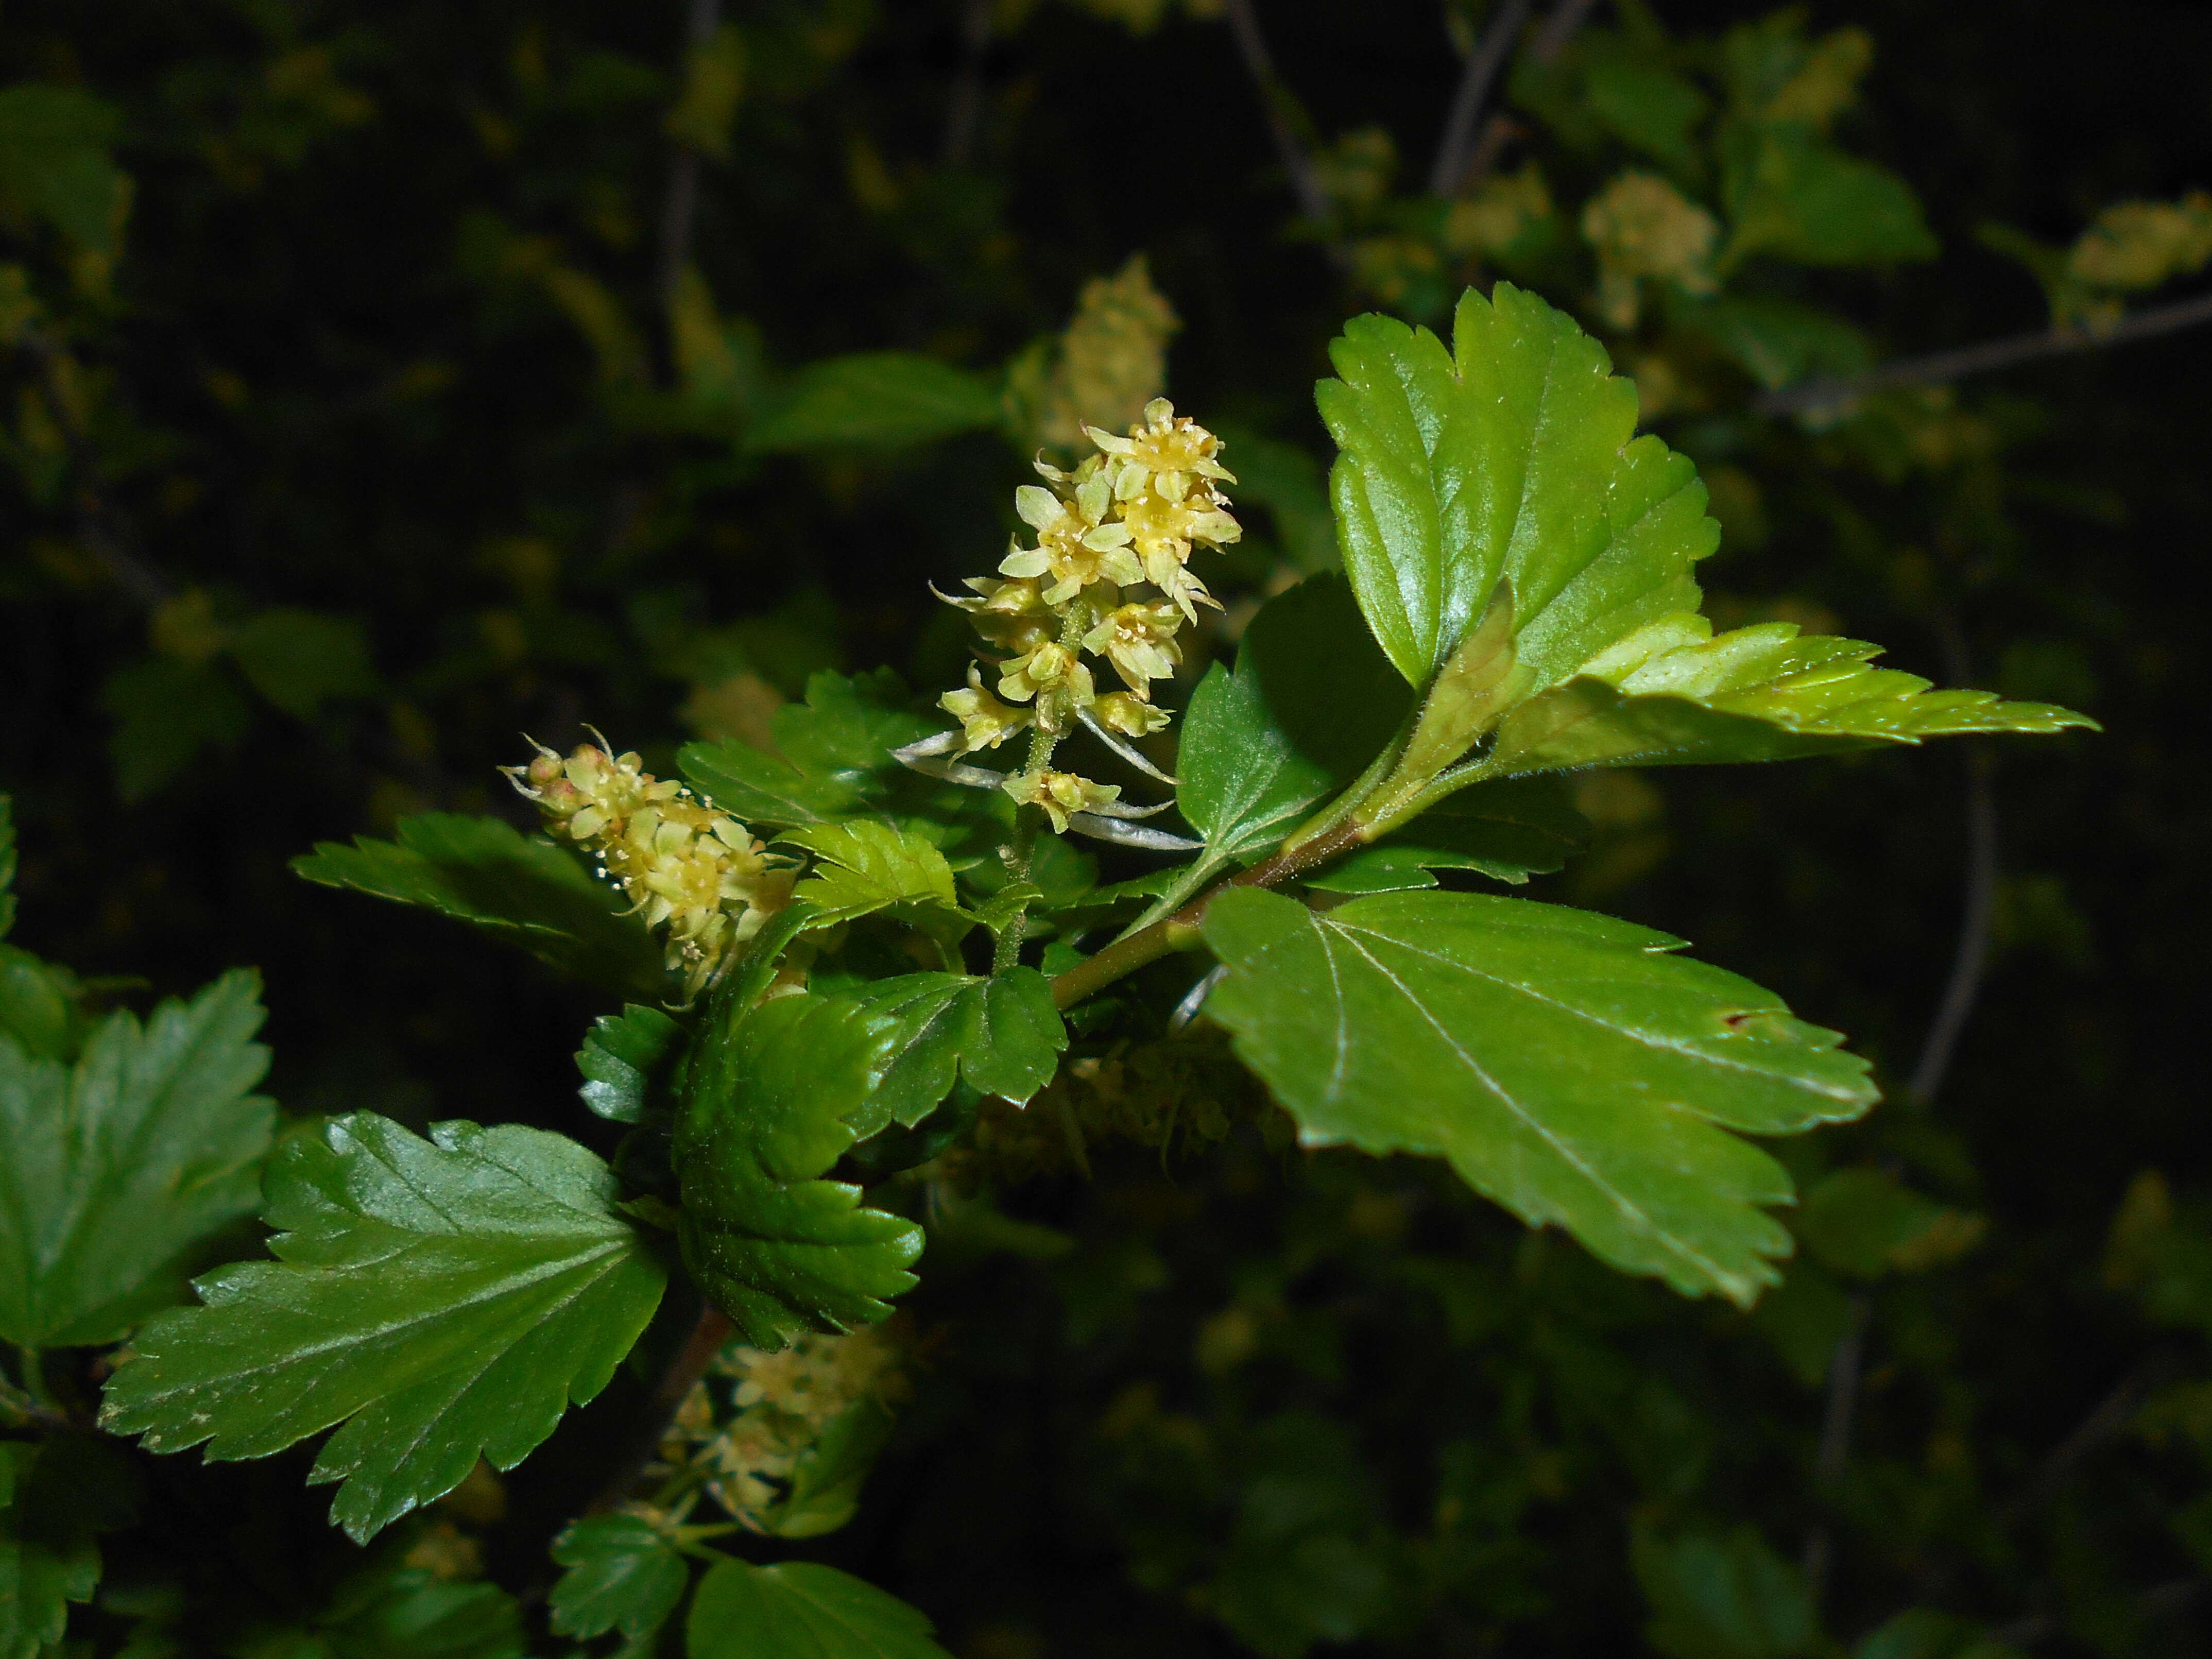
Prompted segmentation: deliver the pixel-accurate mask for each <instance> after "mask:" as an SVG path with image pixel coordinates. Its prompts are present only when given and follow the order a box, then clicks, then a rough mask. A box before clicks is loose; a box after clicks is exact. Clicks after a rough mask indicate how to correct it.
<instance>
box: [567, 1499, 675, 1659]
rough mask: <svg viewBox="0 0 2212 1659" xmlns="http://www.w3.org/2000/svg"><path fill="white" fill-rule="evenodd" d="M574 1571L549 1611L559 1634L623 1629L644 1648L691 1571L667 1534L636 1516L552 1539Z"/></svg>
mask: <svg viewBox="0 0 2212 1659" xmlns="http://www.w3.org/2000/svg"><path fill="white" fill-rule="evenodd" d="M553 1559H555V1560H556V1561H557V1562H559V1563H560V1564H561V1565H562V1566H564V1567H566V1568H567V1569H568V1571H566V1572H564V1573H562V1575H561V1577H560V1580H559V1582H557V1583H555V1585H554V1586H553V1591H552V1595H551V1596H550V1598H549V1601H548V1604H547V1605H548V1606H549V1607H550V1610H551V1613H552V1620H551V1622H552V1626H553V1631H554V1634H556V1636H581V1637H586V1638H588V1637H593V1636H604V1635H605V1634H606V1633H607V1632H609V1631H611V1630H618V1631H620V1632H622V1634H623V1639H624V1640H626V1641H630V1642H641V1641H643V1640H644V1639H645V1638H647V1636H649V1635H651V1634H652V1633H653V1632H654V1631H656V1630H659V1628H660V1626H661V1625H662V1623H663V1622H664V1621H665V1620H666V1619H667V1617H668V1615H669V1614H670V1613H673V1612H675V1611H676V1604H677V1603H678V1601H682V1600H683V1599H684V1590H685V1589H686V1588H687V1587H689V1585H690V1583H691V1567H690V1563H689V1562H687V1561H686V1560H685V1559H684V1558H683V1556H681V1555H680V1554H678V1553H677V1550H676V1547H675V1545H674V1544H673V1543H671V1541H669V1538H668V1535H667V1534H665V1533H664V1532H662V1531H661V1530H659V1528H656V1527H654V1526H653V1525H652V1524H651V1523H650V1522H647V1521H645V1520H642V1519H641V1518H640V1517H639V1516H635V1515H595V1516H591V1517H589V1518H588V1519H586V1520H582V1521H578V1522H574V1524H573V1525H571V1526H570V1527H568V1529H567V1530H566V1531H564V1532H562V1534H561V1535H560V1536H559V1537H558V1538H556V1539H555V1540H554V1541H553Z"/></svg>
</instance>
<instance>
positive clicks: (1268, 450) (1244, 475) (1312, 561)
mask: <svg viewBox="0 0 2212 1659" xmlns="http://www.w3.org/2000/svg"><path fill="white" fill-rule="evenodd" d="M1214 431H1215V432H1216V434H1218V435H1219V437H1220V439H1221V447H1222V451H1223V453H1225V455H1227V456H1228V458H1229V461H1230V464H1231V465H1233V466H1234V467H1235V468H1236V469H1237V508H1238V510H1239V511H1240V512H1241V511H1242V510H1243V508H1245V507H1248V506H1249V505H1252V504H1255V503H1256V504H1257V505H1259V506H1261V507H1265V508H1267V511H1268V512H1269V513H1272V514H1273V516H1274V520H1275V535H1276V538H1277V539H1278V540H1279V541H1280V542H1281V543H1282V544H1283V550H1284V551H1285V553H1287V554H1288V555H1289V556H1290V560H1291V563H1292V564H1293V565H1295V566H1296V567H1297V568H1298V569H1299V570H1300V571H1302V572H1304V574H1308V575H1312V574H1318V573H1319V572H1321V571H1324V570H1332V569H1334V568H1335V567H1336V520H1335V517H1334V514H1333V513H1331V512H1330V510H1329V505H1328V486H1327V483H1325V481H1324V479H1323V477H1322V469H1321V464H1320V463H1319V462H1318V461H1316V460H1315V459H1314V458H1313V457H1312V456H1311V455H1310V454H1309V453H1307V452H1306V451H1305V450H1304V449H1302V448H1300V447H1298V446H1297V444H1293V443H1285V442H1284V441H1282V440H1281V439H1279V438H1269V437H1265V436H1262V435H1261V434H1260V433H1258V432H1255V431H1254V430H1253V429H1252V428H1249V427H1245V426H1240V425H1238V424H1237V422H1233V421H1220V422H1215V425H1214Z"/></svg>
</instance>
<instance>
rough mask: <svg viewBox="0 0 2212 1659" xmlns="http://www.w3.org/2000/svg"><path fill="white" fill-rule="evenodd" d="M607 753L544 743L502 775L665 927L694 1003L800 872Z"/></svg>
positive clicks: (673, 964)
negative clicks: (563, 750) (564, 752)
mask: <svg viewBox="0 0 2212 1659" xmlns="http://www.w3.org/2000/svg"><path fill="white" fill-rule="evenodd" d="M600 741H601V742H602V743H605V739H604V738H602V739H601V740H600ZM611 746H612V745H608V747H607V748H599V747H595V746H594V745H592V744H583V745H582V746H581V747H580V748H579V749H577V750H576V751H575V752H574V754H572V755H569V756H568V757H566V758H565V759H564V758H562V756H561V755H560V754H559V753H558V752H557V751H556V750H551V749H548V748H546V747H545V746H544V744H538V757H537V759H535V760H533V761H532V762H531V763H530V764H529V765H528V766H526V767H523V766H514V767H507V768H503V770H504V771H505V772H506V774H507V777H508V778H509V779H510V780H511V781H513V784H514V787H516V788H517V789H518V790H520V792H521V793H523V794H525V795H526V796H528V797H529V798H530V799H532V800H534V801H536V802H537V803H538V810H539V811H542V812H544V815H545V823H546V828H547V829H548V830H549V831H550V832H551V833H552V834H554V835H556V836H565V837H567V838H568V840H570V841H573V842H575V843H576V844H577V845H578V846H579V847H580V848H584V849H585V850H586V852H588V853H591V854H593V855H594V856H595V857H596V859H597V860H598V861H599V868H600V870H601V871H602V872H605V874H606V875H607V876H608V877H609V878H611V879H612V880H613V881H614V882H615V883H616V884H617V885H618V886H620V887H621V888H622V890H623V892H625V893H627V894H628V895H629V897H630V899H631V900H632V901H633V902H634V904H635V908H636V909H637V910H639V911H641V912H642V913H643V915H644V916H645V919H646V921H647V925H649V926H651V927H660V926H662V925H663V924H665V925H666V927H667V928H668V966H669V969H670V970H671V972H681V973H682V974H683V975H684V987H685V990H686V992H687V994H690V995H692V996H696V995H697V994H699V992H701V991H702V990H703V989H704V988H706V987H707V986H708V985H709V984H711V983H712V982H713V981H714V976H715V975H716V973H717V972H718V971H719V970H720V969H721V967H722V965H723V964H724V963H726V962H727V961H728V960H729V957H730V953H731V951H732V949H733V948H734V947H735V946H737V945H740V944H742V943H744V941H745V940H747V939H750V938H751V937H752V936H753V935H754V934H755V933H758V932H759V931H760V928H761V924H762V923H763V921H766V920H767V919H768V918H769V916H770V915H774V914H775V912H776V911H778V910H781V908H783V907H784V905H785V904H787V902H789V901H790V898H791V889H792V884H793V880H794V879H795V878H796V876H797V873H798V871H797V866H796V865H795V863H793V861H790V860H783V859H780V858H778V857H776V856H775V854H771V853H769V852H768V851H767V850H766V849H765V848H763V847H762V845H761V844H760V842H757V841H755V840H754V839H753V838H752V836H750V835H749V834H748V833H747V832H746V829H745V826H744V824H742V823H738V821H737V819H735V818H733V817H731V816H730V815H729V814H728V813H726V812H722V811H716V810H715V809H714V808H713V807H711V806H705V805H701V804H700V802H699V801H698V800H697V799H696V797H694V796H693V795H692V793H691V792H690V790H688V789H686V788H685V787H684V786H683V785H682V784H680V783H678V782H676V781H673V780H672V779H662V778H656V777H654V776H653V775H652V774H651V773H650V772H647V771H646V770H645V769H644V768H643V767H642V765H641V763H640V762H639V760H638V757H636V756H635V755H616V754H611V753H610V752H609V750H610V749H611Z"/></svg>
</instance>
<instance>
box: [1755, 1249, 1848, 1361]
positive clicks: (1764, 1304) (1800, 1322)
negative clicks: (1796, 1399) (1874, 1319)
mask: <svg viewBox="0 0 2212 1659" xmlns="http://www.w3.org/2000/svg"><path fill="white" fill-rule="evenodd" d="M1856 1320H1857V1315H1856V1314H1855V1313H1854V1312H1853V1311H1852V1309H1851V1297H1850V1292H1849V1291H1846V1290H1844V1287H1843V1286H1842V1285H1838V1283H1836V1281H1835V1280H1834V1279H1831V1278H1830V1277H1829V1276H1828V1275H1827V1274H1826V1273H1823V1272H1821V1270H1820V1267H1819V1265H1818V1264H1817V1263H1814V1262H1811V1261H1793V1262H1791V1263H1790V1271H1789V1272H1788V1273H1786V1274H1784V1276H1783V1280H1782V1283H1781V1285H1779V1286H1778V1287H1777V1288H1776V1289H1774V1290H1771V1291H1768V1292H1767V1293H1766V1294H1765V1296H1763V1297H1759V1305H1758V1306H1757V1307H1756V1308H1753V1310H1751V1322H1752V1323H1753V1324H1754V1325H1756V1326H1757V1327H1758V1328H1759V1334H1761V1335H1763V1336H1764V1337H1765V1338H1766V1340H1768V1341H1769V1342H1771V1343H1772V1344H1773V1345H1774V1349H1775V1352H1777V1353H1778V1354H1780V1355H1781V1356H1782V1363H1783V1364H1785V1365H1787V1366H1789V1368H1790V1370H1791V1371H1792V1372H1793V1373H1795V1374H1796V1378H1797V1380H1798V1381H1799V1382H1800V1383H1803V1384H1804V1385H1805V1386H1806V1387H1807V1388H1808V1389H1812V1388H1818V1387H1819V1386H1820V1383H1821V1381H1822V1379H1823V1378H1825V1377H1826V1376H1827V1375H1828V1366H1829V1364H1830V1363H1831V1362H1832V1360H1833V1359H1834V1358H1835V1357H1836V1345H1837V1344H1838V1343H1839V1342H1841V1341H1842V1340H1844V1337H1845V1336H1846V1335H1848V1334H1850V1328H1851V1326H1852V1324H1853V1323H1854V1322H1855V1321H1856Z"/></svg>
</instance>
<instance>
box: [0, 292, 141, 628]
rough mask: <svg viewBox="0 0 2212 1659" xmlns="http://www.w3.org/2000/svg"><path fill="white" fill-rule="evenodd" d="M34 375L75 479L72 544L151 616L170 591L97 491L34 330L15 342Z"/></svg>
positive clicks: (85, 443)
mask: <svg viewBox="0 0 2212 1659" xmlns="http://www.w3.org/2000/svg"><path fill="white" fill-rule="evenodd" d="M18 343H19V345H20V346H21V349H22V351H23V354H24V355H25V356H27V357H28V358H29V359H30V360H31V364H32V367H33V368H35V369H36V370H37V371H38V375H39V397H40V401H42V402H43V403H44V404H46V412H47V413H48V414H49V415H51V416H52V417H53V422H54V425H55V426H56V427H57V428H58V429H59V430H60V432H61V435H62V445H63V447H64V448H65V449H67V450H68V451H69V458H70V470H71V471H74V472H75V473H76V533H77V538H78V539H79V540H80V541H82V543H83V544H85V546H86V547H87V548H88V549H89V550H90V551H91V553H92V556H93V557H94V558H95V559H98V560H99V561H100V568H102V569H104V570H106V572H107V575H108V580H111V581H112V582H113V583H114V584H115V585H116V586H118V587H119V588H121V589H122V590H123V591H124V592H125V593H127V594H129V595H130V596H131V599H133V600H134V601H136V602H137V604H138V605H139V606H140V607H141V608H143V609H144V610H147V611H157V610H159V609H160V608H161V606H162V605H164V604H165V603H167V601H168V600H169V599H173V598H174V597H175V596H176V592H177V590H176V587H175V585H174V584H173V583H172V582H171V581H170V580H169V579H168V578H167V576H165V575H163V574H161V571H160V570H158V569H156V568H155V567H154V566H153V565H152V564H151V563H149V562H148V561H147V560H145V559H143V558H142V557H140V556H139V554H138V552H137V549H136V548H135V547H134V546H133V545H132V544H133V543H134V542H135V541H136V540H137V538H136V537H135V536H134V535H133V534H132V533H131V521H130V520H129V519H128V518H126V517H125V515H124V513H123V511H122V509H120V508H119V507H117V506H116V505H115V503H114V502H113V501H110V500H109V499H108V497H107V492H106V490H105V489H103V488H101V485H100V466H99V463H98V460H97V458H96V457H95V456H94V454H93V450H92V441H91V440H90V439H89V438H88V436H87V435H85V430H84V428H83V427H82V426H81V425H79V424H78V423H77V418H76V412H75V411H74V410H72V409H71V408H70V401H69V398H68V395H67V393H66V392H65V391H64V388H63V386H62V377H61V365H60V362H59V359H60V356H61V353H60V351H59V349H58V348H57V347H56V346H55V344H54V343H53V342H52V341H51V340H49V339H47V338H46V337H45V336H44V335H42V334H40V333H39V332H38V331H36V330H35V329H26V330H25V331H24V332H23V335H22V337H21V340H20V341H19V342H18Z"/></svg>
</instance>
